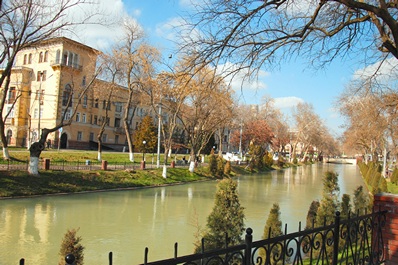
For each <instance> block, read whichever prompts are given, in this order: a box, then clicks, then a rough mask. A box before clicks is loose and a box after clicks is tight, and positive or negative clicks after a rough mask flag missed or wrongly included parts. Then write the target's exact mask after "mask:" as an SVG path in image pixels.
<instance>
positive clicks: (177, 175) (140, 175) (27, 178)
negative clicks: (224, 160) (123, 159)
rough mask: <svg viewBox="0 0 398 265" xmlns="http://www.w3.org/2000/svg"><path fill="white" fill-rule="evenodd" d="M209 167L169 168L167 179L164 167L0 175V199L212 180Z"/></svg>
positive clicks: (13, 172) (3, 172)
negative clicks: (164, 176) (191, 170)
mask: <svg viewBox="0 0 398 265" xmlns="http://www.w3.org/2000/svg"><path fill="white" fill-rule="evenodd" d="M212 179H214V178H212V177H211V176H210V175H209V173H208V171H207V169H206V168H204V167H203V168H197V169H196V170H195V172H194V173H190V172H189V171H188V169H187V168H169V169H168V170H167V178H163V177H162V168H160V169H150V170H136V171H135V170H128V171H123V170H118V171H111V170H108V171H102V170H98V171H52V170H48V171H41V172H40V175H39V176H31V175H28V173H27V172H24V171H2V172H0V197H3V198H4V197H19V196H32V195H44V194H59V193H72V192H85V191H98V190H110V189H126V188H140V187H148V186H162V185H172V184H179V183H184V182H192V181H203V180H212Z"/></svg>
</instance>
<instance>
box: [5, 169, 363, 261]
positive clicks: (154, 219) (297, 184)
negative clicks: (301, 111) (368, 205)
mask: <svg viewBox="0 0 398 265" xmlns="http://www.w3.org/2000/svg"><path fill="white" fill-rule="evenodd" d="M327 169H331V170H335V171H337V172H338V173H339V175H340V180H339V181H340V187H341V194H343V193H350V194H352V193H353V190H354V188H356V186H358V185H359V184H361V183H362V180H361V178H360V176H359V172H358V171H357V169H356V167H355V166H349V165H347V166H341V165H325V166H317V165H314V166H305V167H297V168H291V169H287V170H281V171H273V172H269V173H267V174H262V175H252V176H242V177H240V178H239V179H238V182H239V186H238V191H239V195H240V200H241V204H242V206H243V207H245V215H246V221H245V224H246V227H252V228H253V230H254V239H255V240H257V239H260V238H261V235H262V233H263V228H264V224H265V220H266V218H267V216H268V213H269V210H270V208H271V206H272V204H273V203H274V202H278V203H279V204H280V208H281V213H282V214H281V217H282V221H283V222H284V223H288V228H289V231H295V230H296V229H297V227H298V222H299V221H305V217H306V214H307V210H308V207H309V204H310V202H311V201H312V200H315V199H320V197H321V193H322V172H323V171H324V170H327ZM215 190H216V181H209V182H201V183H191V184H186V185H179V186H172V187H159V188H150V189H139V190H133V191H118V192H104V193H92V194H81V195H69V196H52V197H50V196H49V197H41V198H30V199H17V200H4V201H0V238H1V239H2V249H1V252H0V260H1V264H6V265H8V264H16V263H17V262H18V260H19V259H20V258H22V257H23V258H25V260H26V264H54V263H56V262H58V260H59V257H58V252H59V247H60V244H61V241H62V238H63V235H64V233H65V232H66V230H67V229H70V228H80V230H79V235H81V236H82V238H83V241H82V244H83V245H84V246H85V247H86V250H85V262H86V264H96V263H98V264H106V262H107V255H108V252H109V251H112V252H113V253H114V264H137V263H142V262H143V257H144V248H145V247H149V257H150V260H156V259H161V258H169V257H172V256H173V255H174V249H173V246H174V243H175V242H177V241H178V242H179V252H178V254H179V255H184V254H191V253H192V250H193V247H194V246H193V242H194V241H195V238H194V233H195V232H196V231H197V228H198V224H199V225H201V226H205V224H206V218H207V216H208V215H209V213H210V211H211V209H212V207H213V203H214V192H215Z"/></svg>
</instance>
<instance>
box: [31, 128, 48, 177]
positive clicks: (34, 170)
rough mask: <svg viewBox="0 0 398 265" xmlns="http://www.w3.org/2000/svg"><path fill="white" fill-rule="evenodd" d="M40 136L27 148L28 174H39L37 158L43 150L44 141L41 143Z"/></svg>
mask: <svg viewBox="0 0 398 265" xmlns="http://www.w3.org/2000/svg"><path fill="white" fill-rule="evenodd" d="M42 138H43V137H42ZM42 138H41V139H40V141H38V142H35V143H33V144H32V145H31V146H30V148H29V152H30V160H29V168H28V172H29V174H30V175H34V176H37V175H39V158H40V154H41V152H42V151H43V150H44V143H42ZM46 138H47V135H46Z"/></svg>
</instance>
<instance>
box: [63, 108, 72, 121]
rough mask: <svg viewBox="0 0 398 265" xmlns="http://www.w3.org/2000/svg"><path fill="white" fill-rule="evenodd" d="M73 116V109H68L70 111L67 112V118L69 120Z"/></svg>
mask: <svg viewBox="0 0 398 265" xmlns="http://www.w3.org/2000/svg"><path fill="white" fill-rule="evenodd" d="M71 116H72V111H71V110H68V111H67V112H66V116H65V119H67V120H69V119H70V118H71Z"/></svg>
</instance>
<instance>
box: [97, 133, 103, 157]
mask: <svg viewBox="0 0 398 265" xmlns="http://www.w3.org/2000/svg"><path fill="white" fill-rule="evenodd" d="M101 137H102V133H100V134H99V135H98V137H97V141H98V152H97V160H98V162H101V161H102V160H101V153H102V142H101Z"/></svg>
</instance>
